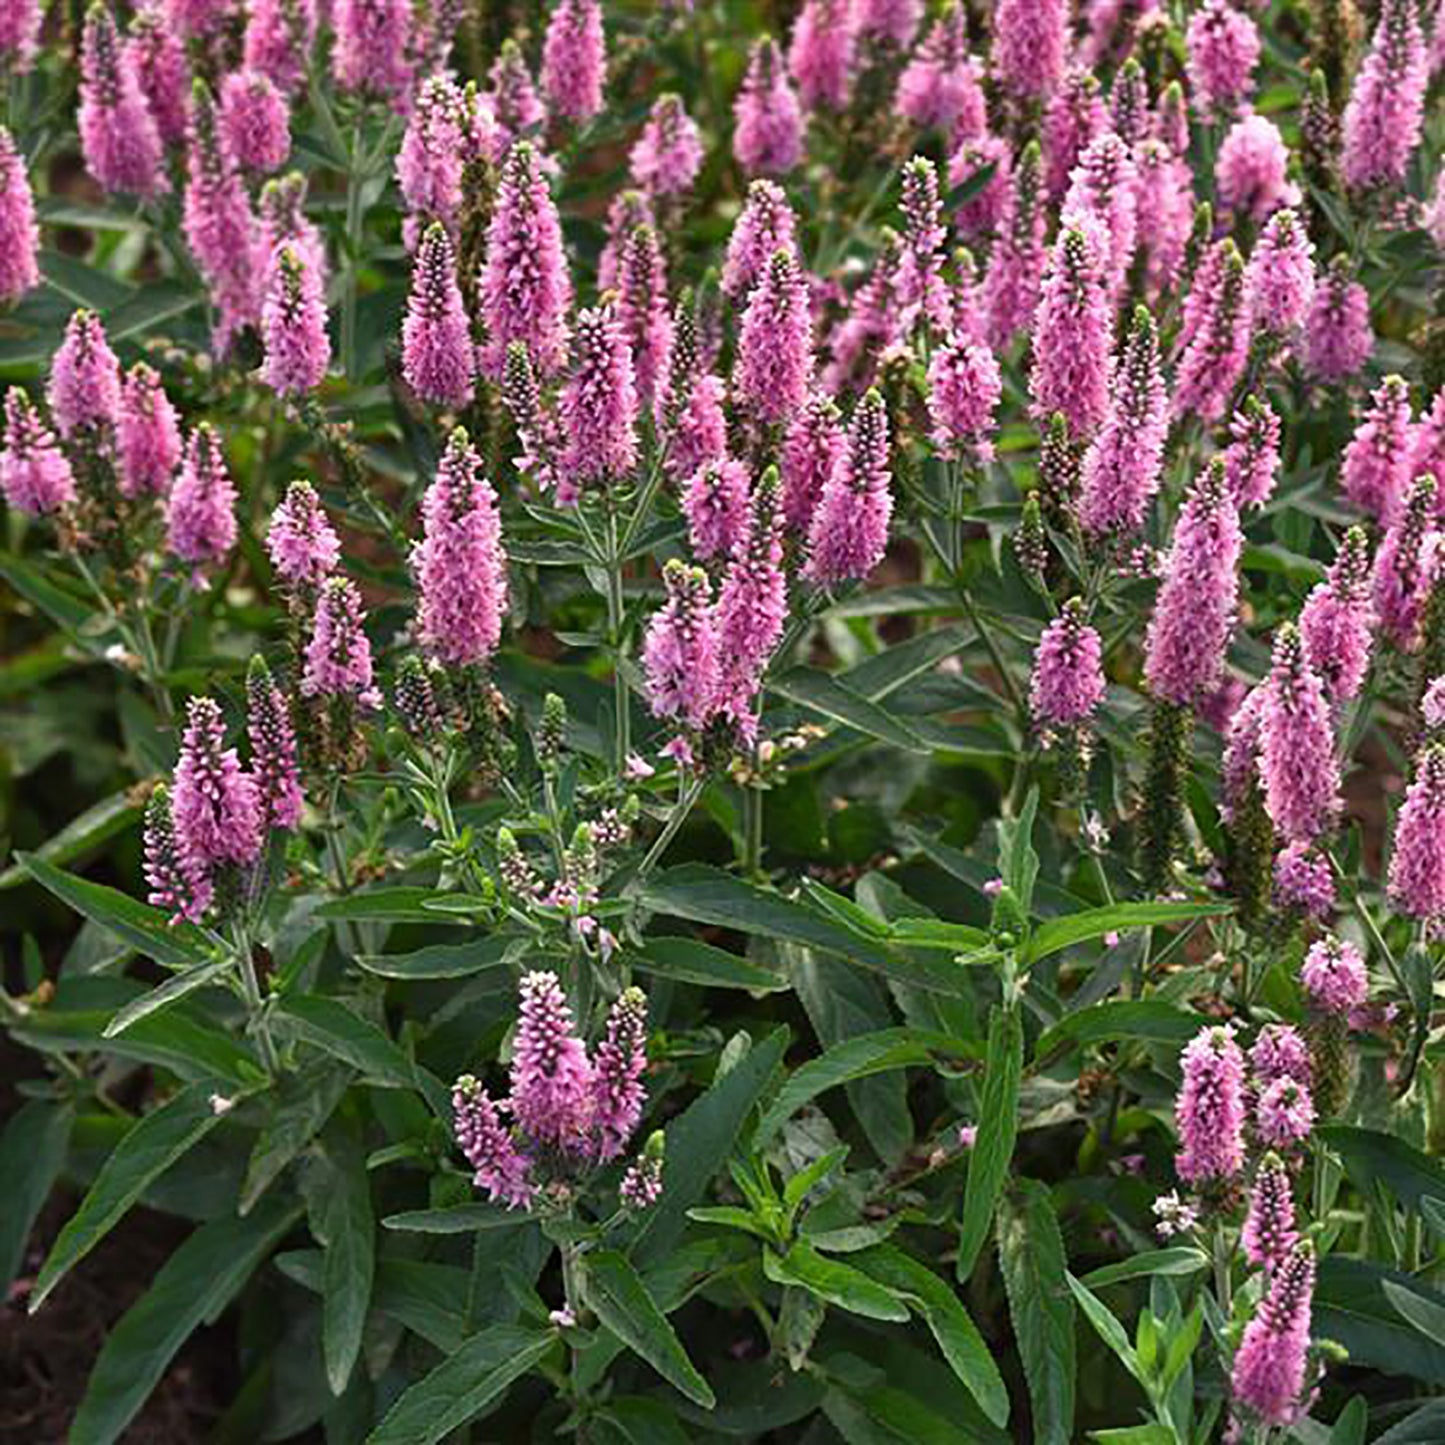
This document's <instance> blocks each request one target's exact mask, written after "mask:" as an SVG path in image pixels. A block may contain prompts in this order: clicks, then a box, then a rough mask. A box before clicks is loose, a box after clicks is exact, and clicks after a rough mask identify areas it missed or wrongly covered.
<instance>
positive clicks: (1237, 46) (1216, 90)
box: [1187, 0, 1260, 119]
mask: <svg viewBox="0 0 1445 1445" xmlns="http://www.w3.org/2000/svg"><path fill="white" fill-rule="evenodd" d="M1187 41H1188V46H1189V61H1188V66H1187V73H1188V76H1189V89H1190V92H1191V94H1192V95H1193V97H1194V99H1195V100H1196V102H1197V103H1198V105H1199V109H1200V113H1201V115H1202V116H1203V117H1204V118H1205V119H1212V118H1218V117H1222V116H1227V115H1229V114H1230V113H1231V112H1232V111H1233V110H1234V109H1235V108H1236V107H1237V106H1238V105H1239V104H1240V103H1241V102H1242V101H1245V100H1248V99H1249V96H1250V94H1251V92H1252V91H1253V90H1254V67H1255V66H1256V65H1257V64H1258V63H1259V52H1260V40H1259V27H1258V26H1257V25H1255V23H1254V21H1253V20H1252V19H1250V17H1249V16H1248V15H1247V14H1245V13H1244V10H1243V9H1242V8H1240V7H1238V6H1236V5H1234V4H1233V3H1232V0H1205V3H1204V5H1203V6H1201V7H1200V9H1198V10H1196V11H1195V12H1194V15H1193V17H1192V18H1191V19H1190V21H1189V31H1188V36H1187Z"/></svg>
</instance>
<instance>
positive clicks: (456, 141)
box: [396, 74, 466, 247]
mask: <svg viewBox="0 0 1445 1445" xmlns="http://www.w3.org/2000/svg"><path fill="white" fill-rule="evenodd" d="M465 121H466V101H465V100H464V98H463V96H462V92H461V90H460V88H459V87H458V85H457V83H456V81H455V80H453V79H452V77H451V76H450V75H447V74H441V75H433V76H431V77H429V78H428V79H427V80H426V81H425V82H423V84H422V87H421V90H420V91H419V92H418V93H417V99H416V105H415V106H414V107H413V109H412V113H411V116H410V118H409V119H408V120H407V124H406V134H405V135H404V136H403V137H402V140H401V149H400V150H399V151H398V152H397V155H396V179H397V183H398V184H399V185H400V187H401V194H402V199H403V200H404V201H405V202H406V208H407V210H408V212H409V213H410V214H409V215H408V217H407V245H408V247H415V245H416V244H417V240H418V238H419V236H421V235H423V234H424V233H425V229H426V225H427V223H428V222H430V221H440V222H441V223H442V225H443V226H445V227H446V229H447V231H448V232H449V233H450V232H451V231H452V230H453V229H454V227H455V226H456V221H457V215H458V213H459V212H460V210H461V207H462V169H463V166H464V165H465V162H466V153H465V148H464V128H465Z"/></svg>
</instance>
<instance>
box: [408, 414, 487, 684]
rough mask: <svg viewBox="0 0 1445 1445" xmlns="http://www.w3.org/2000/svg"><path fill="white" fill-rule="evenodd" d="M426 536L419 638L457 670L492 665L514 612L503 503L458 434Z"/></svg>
mask: <svg viewBox="0 0 1445 1445" xmlns="http://www.w3.org/2000/svg"><path fill="white" fill-rule="evenodd" d="M421 511H422V523H423V526H424V528H425V534H424V537H423V540H422V542H421V543H420V544H419V545H418V546H417V548H416V550H415V552H414V553H413V554H412V570H413V572H414V573H415V575H416V580H417V590H418V592H419V593H420V603H419V606H418V608H417V635H418V637H419V638H420V640H421V643H422V645H423V646H424V647H425V648H426V649H427V651H428V652H429V653H431V654H432V655H433V656H434V657H437V658H439V659H440V660H441V661H442V662H445V663H448V664H450V665H452V666H469V665H475V664H479V663H485V662H487V661H488V660H489V659H490V658H491V656H492V654H493V653H494V652H495V651H496V648H497V641H498V639H499V638H500V637H501V633H502V616H503V614H504V612H505V611H506V606H507V556H506V553H505V552H504V551H503V549H502V523H501V518H500V516H499V515H498V512H497V495H496V493H495V492H494V491H493V490H492V487H491V484H490V483H489V482H488V481H487V479H486V478H485V477H484V476H483V475H482V459H481V458H480V457H479V456H478V455H477V453H476V450H475V448H474V447H473V446H472V445H471V442H470V440H469V439H468V437H467V434H466V432H465V431H463V430H462V429H461V428H460V427H458V428H457V429H456V430H455V431H454V432H453V433H452V435H451V440H450V441H449V442H448V443H447V449H446V452H445V454H444V455H443V457H442V460H441V464H440V465H439V466H438V468H437V474H436V480H435V481H433V482H432V484H431V486H430V487H428V488H427V491H426V496H425V497H424V498H423V499H422V505H421Z"/></svg>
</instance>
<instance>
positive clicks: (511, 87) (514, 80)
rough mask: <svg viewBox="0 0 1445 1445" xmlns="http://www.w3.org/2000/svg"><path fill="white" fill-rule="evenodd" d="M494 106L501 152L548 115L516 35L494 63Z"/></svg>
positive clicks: (498, 54) (506, 41) (532, 129)
mask: <svg viewBox="0 0 1445 1445" xmlns="http://www.w3.org/2000/svg"><path fill="white" fill-rule="evenodd" d="M490 79H491V82H492V109H493V112H494V114H495V116H496V121H497V130H498V144H499V146H500V147H501V149H500V151H499V154H506V153H507V151H508V148H509V147H510V146H511V145H512V144H513V142H515V141H516V140H517V139H518V138H519V137H521V136H525V135H529V134H530V133H531V132H533V131H535V130H537V129H538V128H539V127H540V126H541V124H542V122H543V121H544V120H545V119H546V118H547V112H546V109H545V108H544V107H543V105H542V101H541V99H540V98H539V96H538V95H537V87H536V86H535V85H534V84H533V83H532V72H531V71H530V70H528V69H527V61H526V57H525V56H523V54H522V51H521V48H520V46H518V44H517V42H516V40H515V39H514V38H513V37H512V36H510V35H509V36H508V37H507V38H506V39H505V40H504V41H502V45H501V49H500V50H499V51H498V52H497V58H496V60H494V61H493V62H492V69H491V74H490Z"/></svg>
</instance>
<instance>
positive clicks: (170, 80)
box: [125, 0, 191, 146]
mask: <svg viewBox="0 0 1445 1445" xmlns="http://www.w3.org/2000/svg"><path fill="white" fill-rule="evenodd" d="M125 45H126V50H127V51H128V52H129V54H130V58H131V61H132V63H133V64H134V66H135V73H136V79H137V81H138V82H139V84H140V89H141V94H142V95H144V96H145V101H146V105H147V106H149V107H150V113H151V115H152V117H154V119H155V123H156V131H157V133H158V134H159V136H160V138H161V141H162V143H163V144H165V145H168V146H178V145H180V144H181V143H182V142H183V141H184V140H185V138H186V127H187V126H188V125H189V124H190V117H191V65H190V61H188V60H187V59H186V47H185V45H184V43H183V41H182V39H181V37H180V36H179V35H178V34H177V33H176V32H175V31H174V30H172V29H171V26H170V22H169V21H168V20H167V19H166V17H165V14H164V13H163V10H162V7H161V5H160V4H159V3H156V0H149V3H143V4H142V5H141V7H140V8H139V9H138V10H137V11H136V13H135V16H134V18H133V19H132V20H131V23H130V38H129V39H128V40H127V41H126V43H125Z"/></svg>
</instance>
